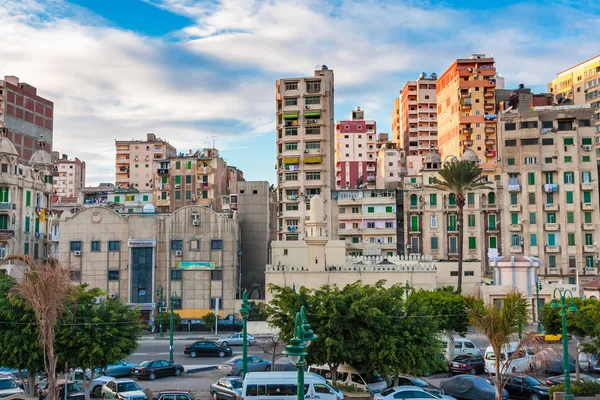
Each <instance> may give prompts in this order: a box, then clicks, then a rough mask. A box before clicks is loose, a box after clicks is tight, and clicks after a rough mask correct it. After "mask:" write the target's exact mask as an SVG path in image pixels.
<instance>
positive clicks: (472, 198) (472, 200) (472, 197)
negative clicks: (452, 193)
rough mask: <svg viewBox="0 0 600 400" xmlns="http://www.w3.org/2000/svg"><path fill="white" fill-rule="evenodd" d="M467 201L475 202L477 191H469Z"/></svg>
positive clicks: (469, 202)
mask: <svg viewBox="0 0 600 400" xmlns="http://www.w3.org/2000/svg"><path fill="white" fill-rule="evenodd" d="M467 203H468V204H475V193H467Z"/></svg>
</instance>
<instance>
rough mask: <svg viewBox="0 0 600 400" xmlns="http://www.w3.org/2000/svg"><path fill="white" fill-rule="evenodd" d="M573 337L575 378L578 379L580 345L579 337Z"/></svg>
mask: <svg viewBox="0 0 600 400" xmlns="http://www.w3.org/2000/svg"><path fill="white" fill-rule="evenodd" d="M574 339H575V380H577V381H578V380H579V352H580V351H581V346H580V342H579V339H577V337H574Z"/></svg>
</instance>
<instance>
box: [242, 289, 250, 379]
mask: <svg viewBox="0 0 600 400" xmlns="http://www.w3.org/2000/svg"><path fill="white" fill-rule="evenodd" d="M250 309H251V307H250V302H248V294H247V293H246V290H244V295H243V296H242V307H241V308H240V314H242V318H243V319H244V325H243V331H242V334H243V335H244V336H243V339H242V378H244V377H245V376H246V372H248V314H250Z"/></svg>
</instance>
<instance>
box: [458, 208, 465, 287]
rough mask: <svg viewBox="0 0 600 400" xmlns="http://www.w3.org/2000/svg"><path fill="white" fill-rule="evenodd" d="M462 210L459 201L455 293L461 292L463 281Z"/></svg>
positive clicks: (463, 228)
mask: <svg viewBox="0 0 600 400" xmlns="http://www.w3.org/2000/svg"><path fill="white" fill-rule="evenodd" d="M463 212H464V204H461V202H459V204H458V282H457V283H456V293H458V294H460V293H462V281H463V246H464V243H463V241H464V234H463V232H464V230H465V227H464V225H463V219H464V216H463Z"/></svg>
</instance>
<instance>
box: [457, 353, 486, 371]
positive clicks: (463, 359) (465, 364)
mask: <svg viewBox="0 0 600 400" xmlns="http://www.w3.org/2000/svg"><path fill="white" fill-rule="evenodd" d="M448 369H450V372H452V373H453V374H471V375H477V374H479V373H483V372H484V371H485V361H483V357H482V356H480V355H479V354H461V355H460V356H456V357H455V358H454V360H452V361H450V362H449V363H448Z"/></svg>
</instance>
